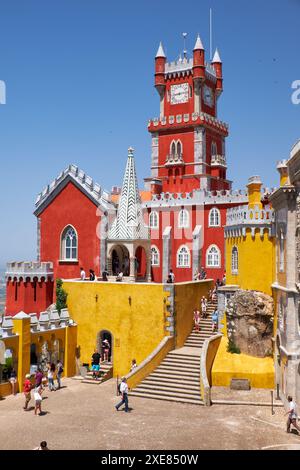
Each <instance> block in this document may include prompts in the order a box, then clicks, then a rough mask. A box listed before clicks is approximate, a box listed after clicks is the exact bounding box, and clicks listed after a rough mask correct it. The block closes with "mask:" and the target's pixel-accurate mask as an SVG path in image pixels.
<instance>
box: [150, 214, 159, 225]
mask: <svg viewBox="0 0 300 470" xmlns="http://www.w3.org/2000/svg"><path fill="white" fill-rule="evenodd" d="M153 219H154V220H153ZM154 222H155V224H154ZM149 227H150V228H151V229H152V230H157V229H158V228H159V214H158V212H157V211H151V212H150V215H149Z"/></svg>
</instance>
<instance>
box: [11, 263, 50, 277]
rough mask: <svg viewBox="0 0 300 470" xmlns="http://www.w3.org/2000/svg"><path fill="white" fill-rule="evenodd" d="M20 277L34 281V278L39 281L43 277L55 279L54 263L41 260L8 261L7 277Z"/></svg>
mask: <svg viewBox="0 0 300 470" xmlns="http://www.w3.org/2000/svg"><path fill="white" fill-rule="evenodd" d="M15 278H16V279H17V280H18V281H19V280H20V279H23V280H26V279H28V278H29V279H30V281H33V280H34V278H37V279H38V281H41V279H42V278H44V279H45V281H47V280H51V281H52V280H53V263H52V262H43V263H41V262H39V261H29V262H26V261H25V262H24V261H21V262H12V263H7V265H6V272H5V279H6V280H8V279H15Z"/></svg>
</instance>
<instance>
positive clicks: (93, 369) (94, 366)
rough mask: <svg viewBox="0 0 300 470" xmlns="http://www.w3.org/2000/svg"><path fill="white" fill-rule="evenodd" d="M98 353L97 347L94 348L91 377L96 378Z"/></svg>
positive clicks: (98, 364) (97, 373) (98, 367)
mask: <svg viewBox="0 0 300 470" xmlns="http://www.w3.org/2000/svg"><path fill="white" fill-rule="evenodd" d="M100 357H101V356H100V354H99V352H98V350H97V349H95V351H94V354H93V355H92V371H93V379H95V380H97V379H98V377H99V375H100Z"/></svg>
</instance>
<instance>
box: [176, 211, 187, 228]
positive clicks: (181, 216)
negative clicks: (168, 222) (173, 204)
mask: <svg viewBox="0 0 300 470" xmlns="http://www.w3.org/2000/svg"><path fill="white" fill-rule="evenodd" d="M189 227H190V214H189V211H188V210H186V209H181V210H180V211H179V213H178V228H189Z"/></svg>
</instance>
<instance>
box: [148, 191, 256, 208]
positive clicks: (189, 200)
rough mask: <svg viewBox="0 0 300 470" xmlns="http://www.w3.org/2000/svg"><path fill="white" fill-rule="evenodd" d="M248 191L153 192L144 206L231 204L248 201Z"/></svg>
mask: <svg viewBox="0 0 300 470" xmlns="http://www.w3.org/2000/svg"><path fill="white" fill-rule="evenodd" d="M247 202H248V193H247V191H244V190H229V189H228V190H220V191H207V190H206V189H195V190H194V191H191V192H185V193H168V192H162V193H160V194H153V195H152V199H151V201H146V202H144V204H143V207H145V208H147V207H158V206H165V205H167V206H177V205H185V206H186V205H193V204H203V205H205V204H207V205H208V204H230V203H240V204H242V203H245V204H246V203H247Z"/></svg>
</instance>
